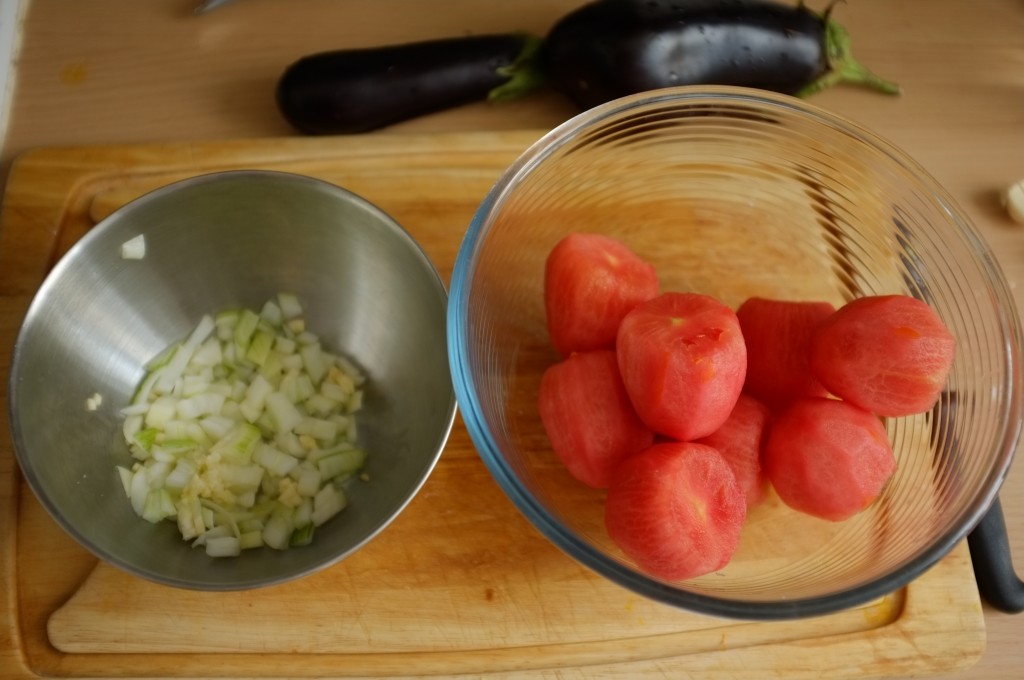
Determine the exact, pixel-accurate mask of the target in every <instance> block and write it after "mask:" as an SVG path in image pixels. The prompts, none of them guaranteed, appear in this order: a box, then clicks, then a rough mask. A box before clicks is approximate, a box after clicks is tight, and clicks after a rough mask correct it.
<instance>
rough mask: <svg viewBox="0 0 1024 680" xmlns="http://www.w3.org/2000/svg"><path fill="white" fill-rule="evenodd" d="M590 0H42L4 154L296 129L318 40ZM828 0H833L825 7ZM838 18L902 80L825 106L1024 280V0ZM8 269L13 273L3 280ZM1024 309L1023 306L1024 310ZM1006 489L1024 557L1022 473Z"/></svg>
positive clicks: (27, 40)
mask: <svg viewBox="0 0 1024 680" xmlns="http://www.w3.org/2000/svg"><path fill="white" fill-rule="evenodd" d="M579 4H581V2H580V1H579V0H446V1H445V2H423V1H421V0H372V1H371V0H238V1H237V2H235V3H231V4H229V5H227V6H225V7H223V8H221V9H218V10H216V11H215V12H212V13H210V14H207V15H204V16H194V15H193V13H192V8H193V7H194V5H195V2H194V0H148V1H146V2H139V1H138V0H77V1H76V2H68V1H66V0H32V1H31V3H30V5H29V7H28V10H27V12H26V16H25V23H24V26H23V34H22V35H23V37H22V48H21V53H20V58H19V60H18V62H17V68H16V72H15V77H16V89H15V91H14V96H13V101H12V106H11V119H10V124H9V126H8V131H7V137H6V139H5V142H4V146H3V155H2V157H0V173H2V174H3V175H4V176H6V173H7V171H8V170H9V168H10V164H11V161H12V159H13V158H14V157H16V156H17V155H18V154H20V153H22V152H24V151H26V150H28V149H32V148H36V147H42V146H56V145H60V146H63V145H79V144H88V145H92V144H123V143H134V142H146V143H152V142H165V141H166V142H171V141H198V140H218V139H233V138H256V137H273V136H282V135H290V134H293V132H292V131H291V130H290V129H289V127H288V126H287V124H286V123H285V122H284V121H283V120H282V118H281V117H280V116H279V114H278V113H277V111H276V109H275V105H274V98H273V89H274V83H275V81H276V79H277V77H278V76H279V74H280V73H281V71H282V69H283V68H284V67H285V66H286V65H288V64H289V63H291V62H292V61H294V60H295V59H297V58H299V57H300V56H303V55H305V54H309V53H312V52H316V51H320V50H326V49H336V48H341V47H356V46H372V45H378V44H387V43H395V42H403V41H408V40H415V39H425V38H432V37H446V36H453V35H461V34H469V33H487V32H506V31H510V30H520V29H521V30H529V31H533V32H536V33H543V32H544V31H545V30H546V29H547V27H549V26H550V25H551V24H552V23H553V22H554V21H555V19H556V18H557V17H558V16H560V15H561V14H563V13H564V12H565V11H567V10H569V9H570V8H572V7H574V6H576V5H579ZM811 4H814V5H823V4H824V2H814V3H811ZM835 16H836V17H837V18H838V20H839V21H840V22H841V23H843V24H845V25H846V26H847V28H849V30H850V32H851V34H852V35H853V37H854V48H855V53H856V54H857V55H858V57H859V58H860V59H861V61H863V62H864V63H865V64H867V65H869V66H871V67H872V68H873V69H874V70H876V71H878V72H879V73H881V74H883V75H885V76H887V77H889V78H891V79H894V80H896V81H898V82H900V83H901V84H902V85H903V86H904V93H903V94H902V96H900V97H898V98H889V97H885V96H882V95H878V94H875V93H872V92H867V91H863V90H859V89H856V88H849V87H847V88H837V89H833V90H831V91H827V92H824V93H822V94H820V95H816V96H815V97H814V99H813V101H814V102H815V103H816V104H818V105H820V106H823V107H826V108H828V109H831V110H834V111H836V112H838V113H841V114H843V115H846V116H848V117H850V118H852V119H853V120H855V121H857V122H860V123H862V124H864V125H866V126H867V127H869V128H871V129H873V130H875V131H876V132H878V133H880V134H881V135H882V136H884V137H887V138H888V139H890V140H891V141H893V142H894V143H895V144H897V145H898V146H900V147H902V148H904V149H905V150H906V151H907V152H909V153H910V154H911V155H912V156H913V157H915V158H916V159H917V160H918V161H919V162H921V163H922V164H923V165H924V166H925V167H926V168H928V169H929V170H930V171H931V173H932V174H934V175H935V176H936V177H937V179H938V180H939V181H940V182H941V183H942V184H944V185H945V186H946V187H947V188H948V189H949V190H950V191H951V192H952V193H953V194H954V196H955V197H956V199H957V200H958V201H959V202H960V203H961V205H962V206H963V207H964V208H965V209H966V211H967V212H968V214H969V215H970V216H971V218H972V219H973V220H974V221H975V222H976V224H977V225H978V226H979V228H980V229H981V231H982V232H983V233H984V235H985V236H986V238H988V239H989V241H990V242H991V243H992V245H993V246H994V248H995V250H996V253H997V255H998V257H999V259H1000V262H1001V264H1002V265H1003V267H1004V269H1005V271H1006V274H1007V276H1008V278H1009V280H1010V282H1011V285H1013V286H1016V285H1017V284H1018V283H1019V282H1021V281H1022V280H1024V225H1014V224H1013V223H1012V222H1011V221H1010V220H1009V219H1008V218H1007V217H1006V216H1005V213H1004V212H1003V211H1002V209H1001V207H1000V205H999V202H998V192H999V190H1001V189H1002V188H1003V187H1004V186H1005V185H1007V184H1008V183H1009V182H1011V181H1013V180H1017V179H1020V178H1024V3H1022V2H1020V1H1019V0H850V1H849V2H847V3H845V4H841V5H839V6H838V7H837V9H836V12H835ZM573 113H574V110H573V108H572V107H571V106H570V105H569V104H568V103H567V102H566V101H565V100H563V99H562V98H561V97H559V96H557V95H555V94H553V93H542V94H540V95H537V96H535V97H532V98H530V99H528V100H524V101H520V102H515V103H511V104H507V105H501V106H490V105H486V104H479V105H470V106H467V107H463V108H462V109H459V110H456V111H451V112H446V113H443V114H437V115H433V116H429V117H425V118H422V119H420V120H416V121H412V122H409V123H405V124H401V125H398V126H395V127H394V128H392V129H391V130H389V131H388V132H391V133H404V132H434V131H452V130H455V131H463V130H511V129H519V128H530V129H533V128H550V127H552V126H554V125H556V124H558V123H559V122H561V121H563V120H565V119H566V118H567V117H569V116H571V115H572V114H573ZM2 275H3V273H2V272H0V276H2ZM1020 308H1021V305H1020V304H1018V311H1019V310H1020ZM1001 499H1002V503H1003V507H1004V510H1005V512H1006V514H1007V524H1008V526H1009V530H1010V534H1011V544H1012V547H1013V549H1014V551H1015V553H1016V555H1017V556H1018V558H1019V561H1020V562H1021V564H1022V565H1024V470H1022V465H1021V463H1020V462H1019V461H1018V462H1017V463H1016V464H1015V467H1014V469H1013V470H1012V471H1011V474H1010V476H1009V478H1008V479H1007V481H1006V483H1005V485H1004V487H1003V490H1002V493H1001ZM986 625H987V629H988V649H987V652H986V653H985V655H984V657H983V658H982V660H981V661H980V662H979V663H978V664H977V665H976V666H975V667H974V668H972V669H969V670H967V671H962V672H959V673H956V674H953V675H948V676H944V677H949V678H951V679H952V678H956V679H965V678H978V679H981V678H990V679H992V680H1010V679H1011V678H1013V679H1016V678H1021V677H1024V644H1022V643H1024V616H1017V617H1015V616H1010V615H1005V614H1001V613H998V612H996V611H993V610H990V609H987V610H986Z"/></svg>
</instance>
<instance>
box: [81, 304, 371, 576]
mask: <svg viewBox="0 0 1024 680" xmlns="http://www.w3.org/2000/svg"><path fill="white" fill-rule="evenodd" d="M302 313H303V311H302V306H301V304H300V303H299V301H298V299H297V298H296V297H295V296H294V295H290V294H285V293H282V294H279V295H277V296H276V297H275V298H272V299H271V300H268V301H267V302H266V303H265V304H264V305H263V307H262V308H261V310H260V312H259V313H258V314H257V313H256V312H253V311H251V310H247V309H241V310H227V311H222V312H220V313H218V314H216V315H215V316H204V317H203V318H202V319H201V320H200V322H199V324H198V325H197V326H196V328H195V329H194V330H193V331H192V332H191V333H190V334H189V336H188V338H186V339H185V340H184V341H183V342H181V343H177V344H176V345H174V346H172V347H169V348H168V349H167V350H166V351H164V352H162V353H161V354H160V355H159V356H157V357H155V358H154V359H153V360H151V361H150V362H149V363H147V364H146V367H145V368H146V370H147V373H146V375H145V377H144V378H143V379H142V381H141V382H140V384H139V387H138V389H137V390H136V393H135V395H134V396H133V397H132V402H131V404H130V405H128V406H126V407H125V408H123V409H121V414H122V416H123V417H124V424H123V427H122V431H123V435H124V440H125V442H126V444H127V445H128V449H129V451H130V452H131V454H132V457H133V458H134V459H135V462H134V463H133V465H132V467H131V468H128V467H125V466H118V467H117V469H116V471H117V474H118V476H119V478H120V481H121V485H122V486H123V488H124V492H125V496H126V497H127V499H128V500H129V503H130V504H131V507H132V509H133V510H134V511H135V513H136V514H138V515H139V516H140V517H142V518H144V519H146V520H147V521H150V522H153V523H156V522H161V521H164V520H170V521H174V522H175V523H176V524H177V526H178V530H179V532H180V534H181V536H182V539H183V540H186V541H192V545H193V546H195V547H205V549H206V553H207V554H208V555H209V556H211V557H232V556H236V555H239V554H240V553H241V552H242V551H244V550H249V549H253V548H259V547H262V546H267V547H270V548H273V549H277V550H285V549H287V548H289V547H292V546H303V545H308V544H309V543H310V542H311V541H312V540H313V535H314V531H315V528H316V527H318V526H320V525H322V524H323V523H324V522H326V521H328V520H329V519H331V518H332V517H334V516H335V515H337V514H338V513H339V512H341V511H342V510H343V509H344V508H345V505H346V504H347V497H346V495H345V492H344V491H343V489H342V484H343V483H345V482H347V480H350V479H353V478H355V477H357V476H358V473H359V472H360V470H361V469H362V468H363V466H364V464H365V461H366V452H365V451H363V450H362V449H361V448H358V447H357V446H356V445H355V441H356V439H355V435H356V429H355V420H354V417H353V415H352V413H353V412H354V411H355V410H357V409H358V406H359V404H360V403H361V399H362V390H361V386H362V385H363V383H364V381H365V377H364V376H363V375H362V374H361V373H360V372H359V371H358V370H357V368H356V367H355V366H354V365H353V364H352V363H351V362H350V361H349V360H348V359H346V358H344V357H341V356H338V355H335V354H333V353H332V352H329V351H325V350H324V348H323V347H322V345H321V343H320V340H319V338H317V336H316V335H314V334H313V333H312V332H310V331H309V330H307V329H306V322H305V320H304V318H303V316H302ZM94 401H95V402H97V403H96V405H97V406H98V402H99V399H98V398H96V399H94Z"/></svg>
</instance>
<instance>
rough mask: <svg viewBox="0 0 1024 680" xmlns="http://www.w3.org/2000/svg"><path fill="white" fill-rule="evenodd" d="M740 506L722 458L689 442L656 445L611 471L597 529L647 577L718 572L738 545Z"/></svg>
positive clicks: (741, 498) (742, 517) (743, 515)
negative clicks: (602, 520) (602, 522)
mask: <svg viewBox="0 0 1024 680" xmlns="http://www.w3.org/2000/svg"><path fill="white" fill-rule="evenodd" d="M746 516H747V504H746V500H745V499H744V495H743V491H742V490H741V489H740V487H739V484H737V482H736V477H735V476H734V475H733V474H732V470H730V469H729V465H728V464H727V463H726V462H725V459H724V458H723V457H722V455H721V454H720V453H719V452H718V451H716V450H715V449H712V448H711V447H709V446H704V445H702V444H693V443H680V442H676V443H670V444H656V445H654V446H652V447H650V448H649V449H646V450H645V451H641V452H640V453H638V454H636V455H634V456H630V457H629V458H627V459H626V460H624V461H623V462H622V464H621V465H619V467H618V468H616V471H615V475H614V476H613V479H612V483H611V486H609V487H608V496H607V499H606V500H605V514H604V518H605V527H606V529H607V531H608V535H609V536H610V537H611V539H612V540H613V541H614V542H615V544H616V545H618V546H619V548H620V549H621V550H622V551H623V552H624V553H625V554H626V555H627V556H628V557H630V558H631V559H632V560H633V561H634V562H636V565H637V566H638V567H639V568H640V569H642V570H643V571H645V572H647V573H648V574H650V575H651V576H654V577H655V578H660V579H663V580H666V581H677V580H682V579H688V578H694V577H696V576H701V575H702V574H707V573H710V572H713V571H717V570H718V569H721V568H722V567H724V566H725V565H726V564H728V562H729V560H730V559H731V558H732V555H733V553H735V552H736V548H737V547H738V546H739V542H740V533H741V530H742V528H743V522H744V521H745V520H746Z"/></svg>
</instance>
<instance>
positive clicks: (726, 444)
mask: <svg viewBox="0 0 1024 680" xmlns="http://www.w3.org/2000/svg"><path fill="white" fill-rule="evenodd" d="M770 420H771V410H770V409H769V408H768V407H767V406H765V405H764V404H762V403H761V402H760V401H758V400H757V399H755V398H754V397H752V396H750V395H748V394H741V395H740V397H739V399H737V400H736V406H735V407H734V408H733V410H732V413H730V414H729V418H728V419H727V420H726V421H725V423H723V424H722V426H721V427H720V428H718V429H717V430H715V431H714V432H712V433H711V434H709V435H708V436H707V437H703V438H702V439H698V440H697V443H698V444H705V445H706V446H710V447H711V448H713V449H716V450H717V451H718V452H719V453H721V454H722V457H723V458H725V462H727V463H728V464H729V468H730V469H732V472H733V474H734V475H736V481H737V482H738V483H739V485H740V488H741V489H743V493H744V495H745V496H746V499H747V507H748V508H749V507H751V506H753V505H756V504H757V503H759V502H761V500H763V499H764V495H765V490H766V487H767V485H768V478H767V476H766V475H765V474H764V470H763V469H762V468H761V453H762V450H763V449H764V443H765V442H766V441H767V440H768V437H767V434H768V423H769V421H770Z"/></svg>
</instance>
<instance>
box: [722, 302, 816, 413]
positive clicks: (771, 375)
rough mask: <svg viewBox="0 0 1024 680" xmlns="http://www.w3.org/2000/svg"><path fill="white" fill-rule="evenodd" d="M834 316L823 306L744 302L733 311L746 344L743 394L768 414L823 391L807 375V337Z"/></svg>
mask: <svg viewBox="0 0 1024 680" xmlns="http://www.w3.org/2000/svg"><path fill="white" fill-rule="evenodd" d="M834 311H835V307H833V306H832V305H831V304H829V303H828V302H792V301H788V300H770V299H766V298H756V297H755V298H750V299H749V300H747V301H746V302H744V303H743V304H742V305H740V307H739V309H737V310H736V316H737V318H739V320H740V328H741V329H742V330H743V339H744V340H745V341H746V345H747V379H746V382H745V383H744V386H743V389H744V390H745V391H747V392H749V393H750V394H752V395H754V396H755V397H757V398H758V399H760V400H761V401H763V402H764V403H766V404H768V405H769V406H770V407H771V408H773V409H776V410H777V409H780V408H783V407H785V406H786V405H787V404H789V403H790V402H791V401H793V400H794V399H797V398H799V397H825V396H828V392H827V391H826V390H825V388H824V387H822V385H821V383H820V382H819V381H818V379H817V378H815V377H814V373H813V372H812V371H811V356H810V355H811V337H812V336H813V335H814V332H815V331H816V330H817V328H818V326H819V325H821V322H822V321H824V320H825V319H826V318H828V316H829V315H831V314H832V312H834Z"/></svg>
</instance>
